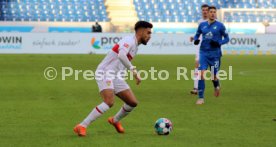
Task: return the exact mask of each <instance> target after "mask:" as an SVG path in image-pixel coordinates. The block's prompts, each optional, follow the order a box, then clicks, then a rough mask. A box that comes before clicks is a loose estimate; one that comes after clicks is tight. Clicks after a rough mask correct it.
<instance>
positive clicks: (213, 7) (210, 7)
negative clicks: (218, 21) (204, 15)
mask: <svg viewBox="0 0 276 147" xmlns="http://www.w3.org/2000/svg"><path fill="white" fill-rule="evenodd" d="M211 9H215V10H217V7H216V6H209V8H208V10H209V11H210V10H211Z"/></svg>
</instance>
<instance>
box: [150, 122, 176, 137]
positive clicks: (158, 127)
mask: <svg viewBox="0 0 276 147" xmlns="http://www.w3.org/2000/svg"><path fill="white" fill-rule="evenodd" d="M154 128H155V132H156V133H157V134H158V135H169V134H170V132H171V131H172V122H171V121H170V120H169V119H167V118H159V119H158V120H157V121H156V122H155V125H154Z"/></svg>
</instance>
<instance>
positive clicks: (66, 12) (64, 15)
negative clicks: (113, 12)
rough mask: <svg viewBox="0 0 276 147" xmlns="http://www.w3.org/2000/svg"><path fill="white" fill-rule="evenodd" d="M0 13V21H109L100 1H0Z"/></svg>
mask: <svg viewBox="0 0 276 147" xmlns="http://www.w3.org/2000/svg"><path fill="white" fill-rule="evenodd" d="M84 8H85V9H84ZM0 11H1V12H0V20H1V21H68V22H72V21H85V22H87V21H109V19H108V17H107V13H106V8H105V5H104V2H103V1H102V0H93V1H85V0H13V1H7V0H0ZM26 14H28V15H26ZM85 14H87V15H93V17H92V16H89V17H88V16H86V17H85V19H84V18H83V15H85Z"/></svg>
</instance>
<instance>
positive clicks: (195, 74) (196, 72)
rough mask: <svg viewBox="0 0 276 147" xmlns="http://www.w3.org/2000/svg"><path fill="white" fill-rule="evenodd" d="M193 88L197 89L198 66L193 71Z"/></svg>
mask: <svg viewBox="0 0 276 147" xmlns="http://www.w3.org/2000/svg"><path fill="white" fill-rule="evenodd" d="M194 88H195V89H198V68H195V71H194Z"/></svg>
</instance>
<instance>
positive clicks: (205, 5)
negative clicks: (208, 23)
mask: <svg viewBox="0 0 276 147" xmlns="http://www.w3.org/2000/svg"><path fill="white" fill-rule="evenodd" d="M203 8H208V9H209V5H207V4H203V5H201V9H203Z"/></svg>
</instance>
